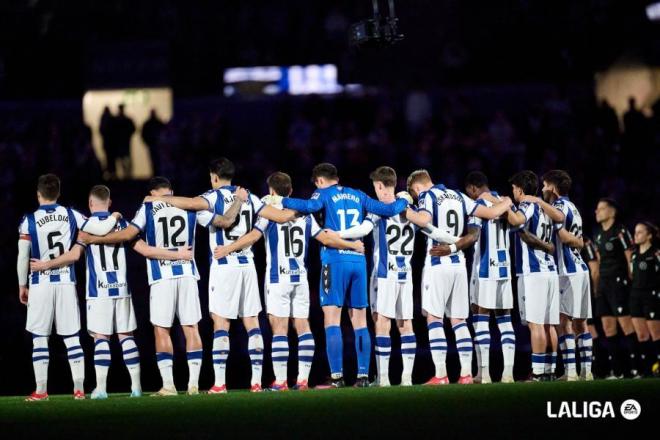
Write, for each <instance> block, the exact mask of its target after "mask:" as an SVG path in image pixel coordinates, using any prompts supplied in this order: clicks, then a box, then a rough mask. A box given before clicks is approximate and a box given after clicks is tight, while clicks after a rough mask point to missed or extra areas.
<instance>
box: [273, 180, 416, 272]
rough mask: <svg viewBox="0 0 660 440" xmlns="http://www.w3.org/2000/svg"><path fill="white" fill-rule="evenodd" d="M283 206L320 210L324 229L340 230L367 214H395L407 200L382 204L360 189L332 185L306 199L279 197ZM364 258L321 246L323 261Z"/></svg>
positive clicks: (403, 207) (348, 251)
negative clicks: (281, 198)
mask: <svg viewBox="0 0 660 440" xmlns="http://www.w3.org/2000/svg"><path fill="white" fill-rule="evenodd" d="M282 206H283V207H284V208H288V209H293V210H294V211H298V212H300V213H302V214H311V213H314V212H319V211H321V212H322V213H323V216H324V224H323V228H325V229H331V230H333V231H343V230H345V229H349V228H352V227H353V226H358V225H359V224H361V223H362V221H363V220H364V218H365V216H366V214H367V213H372V214H376V215H379V216H381V217H392V216H394V215H397V214H399V213H400V212H402V211H403V210H404V209H406V207H407V206H408V202H406V201H405V200H403V199H397V200H396V201H395V202H393V203H390V204H385V203H382V202H379V201H377V200H374V199H372V198H371V197H369V196H367V195H366V194H365V193H363V192H362V191H360V190H357V189H353V188H348V187H345V186H341V185H332V186H330V187H328V188H323V189H318V190H316V191H315V192H314V194H312V197H311V198H310V199H309V200H303V199H294V198H290V197H287V198H285V199H283V200H282ZM363 259H364V255H363V254H360V253H358V252H354V251H351V250H339V249H334V248H328V247H326V246H323V247H322V248H321V261H322V262H323V263H331V262H335V261H362V260H363Z"/></svg>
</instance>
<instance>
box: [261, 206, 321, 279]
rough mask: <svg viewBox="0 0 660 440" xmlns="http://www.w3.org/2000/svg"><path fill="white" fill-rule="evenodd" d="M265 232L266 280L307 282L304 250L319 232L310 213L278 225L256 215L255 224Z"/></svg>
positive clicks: (305, 251)
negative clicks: (257, 217)
mask: <svg viewBox="0 0 660 440" xmlns="http://www.w3.org/2000/svg"><path fill="white" fill-rule="evenodd" d="M254 227H255V228H256V229H258V230H260V231H261V232H262V233H263V235H264V243H265V245H266V283H267V284H276V283H282V284H300V283H304V282H307V251H308V249H309V243H310V241H311V240H312V239H313V238H314V237H316V236H317V235H318V234H319V233H320V232H321V227H320V226H319V225H318V223H317V222H316V220H315V219H314V217H313V216H311V215H306V216H303V217H298V218H296V219H295V220H294V221H292V222H287V223H282V224H278V223H275V222H272V221H269V220H267V219H265V218H263V217H259V219H258V220H257V223H256V224H255V226H254Z"/></svg>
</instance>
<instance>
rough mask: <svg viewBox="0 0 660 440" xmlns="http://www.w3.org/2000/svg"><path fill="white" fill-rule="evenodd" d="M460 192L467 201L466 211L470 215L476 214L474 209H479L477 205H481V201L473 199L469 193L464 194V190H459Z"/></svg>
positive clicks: (464, 201) (464, 200) (465, 201)
mask: <svg viewBox="0 0 660 440" xmlns="http://www.w3.org/2000/svg"><path fill="white" fill-rule="evenodd" d="M458 193H459V194H460V195H461V197H462V198H463V203H465V213H466V214H467V215H468V216H471V215H472V214H474V210H475V209H477V206H479V203H477V202H475V201H474V200H472V199H471V198H470V197H469V196H468V195H467V194H463V193H462V192H458Z"/></svg>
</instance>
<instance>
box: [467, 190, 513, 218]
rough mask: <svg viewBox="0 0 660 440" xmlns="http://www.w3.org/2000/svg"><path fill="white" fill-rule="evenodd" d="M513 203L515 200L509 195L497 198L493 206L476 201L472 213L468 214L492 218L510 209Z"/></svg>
mask: <svg viewBox="0 0 660 440" xmlns="http://www.w3.org/2000/svg"><path fill="white" fill-rule="evenodd" d="M463 198H464V199H465V198H469V197H467V196H466V195H463ZM470 200H472V199H470ZM473 203H474V202H473ZM512 204H513V202H512V201H511V199H510V198H509V197H502V199H500V200H497V203H493V206H486V205H484V204H481V203H475V206H474V209H473V211H472V213H468V215H473V216H475V217H479V218H483V219H486V220H492V219H495V218H497V217H499V216H501V215H503V214H504V213H506V212H507V211H509V209H510V208H511V205H512Z"/></svg>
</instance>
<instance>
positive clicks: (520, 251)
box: [514, 202, 557, 275]
mask: <svg viewBox="0 0 660 440" xmlns="http://www.w3.org/2000/svg"><path fill="white" fill-rule="evenodd" d="M518 211H520V212H522V213H523V214H524V215H525V224H524V225H521V226H519V227H518V228H516V230H517V231H520V230H522V229H524V230H525V231H527V232H529V233H530V234H532V235H534V236H536V237H537V238H538V239H540V240H541V241H544V242H546V243H550V240H551V239H552V234H553V228H552V221H551V220H550V218H549V217H548V216H547V215H546V213H545V212H543V210H542V209H541V207H540V206H539V205H537V204H536V203H528V202H521V203H520V205H519V206H518ZM514 242H515V254H516V274H517V275H529V274H533V273H539V272H556V271H557V269H556V267H555V259H554V257H553V256H552V255H550V254H548V253H545V252H543V251H542V250H540V249H532V248H530V247H529V246H527V243H525V242H524V241H522V240H521V239H520V234H516V235H515V238H514Z"/></svg>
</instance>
